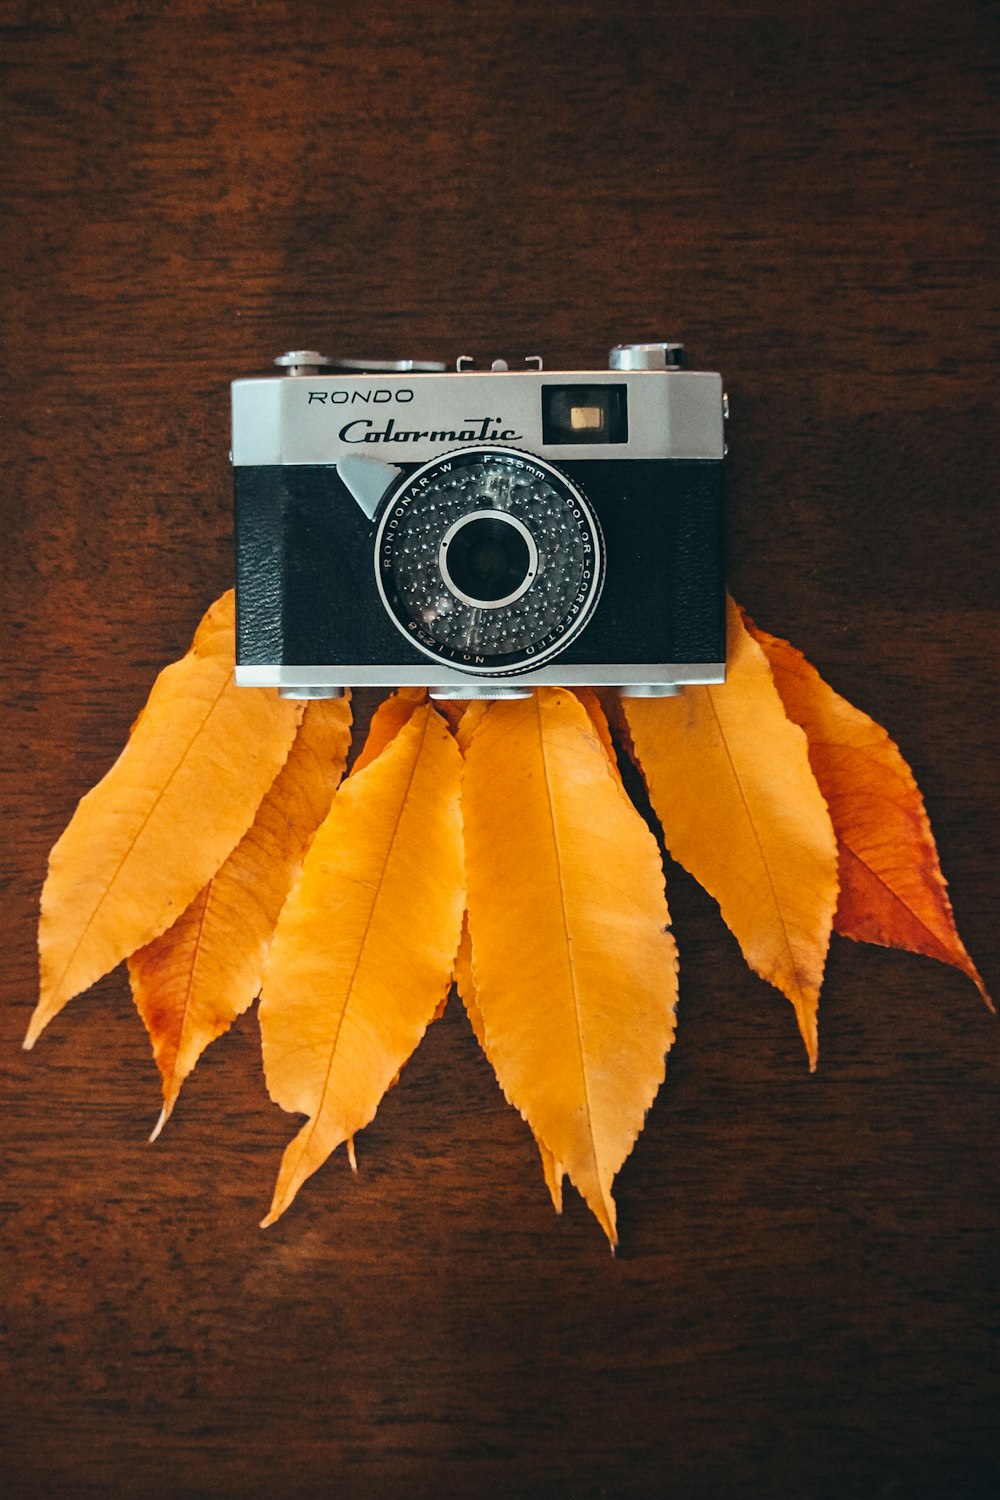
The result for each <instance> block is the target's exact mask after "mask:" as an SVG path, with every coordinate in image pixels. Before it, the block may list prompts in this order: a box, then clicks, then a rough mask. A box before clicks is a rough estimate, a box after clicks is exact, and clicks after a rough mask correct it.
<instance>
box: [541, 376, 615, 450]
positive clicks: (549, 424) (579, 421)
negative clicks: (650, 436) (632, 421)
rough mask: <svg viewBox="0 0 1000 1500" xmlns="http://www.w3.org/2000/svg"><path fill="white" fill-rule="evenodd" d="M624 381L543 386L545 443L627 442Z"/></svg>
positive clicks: (543, 430) (543, 431)
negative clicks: (620, 383)
mask: <svg viewBox="0 0 1000 1500" xmlns="http://www.w3.org/2000/svg"><path fill="white" fill-rule="evenodd" d="M627 394H628V393H627V391H626V388H625V386H624V385H547V386H543V387H542V436H543V438H544V440H545V442H546V443H627V442H628V407H627V405H626V401H627Z"/></svg>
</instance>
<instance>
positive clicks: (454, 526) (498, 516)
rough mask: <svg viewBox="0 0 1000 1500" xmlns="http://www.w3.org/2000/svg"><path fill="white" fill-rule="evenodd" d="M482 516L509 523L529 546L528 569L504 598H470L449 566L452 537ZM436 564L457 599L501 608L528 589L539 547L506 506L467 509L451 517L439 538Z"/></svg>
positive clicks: (475, 604)
mask: <svg viewBox="0 0 1000 1500" xmlns="http://www.w3.org/2000/svg"><path fill="white" fill-rule="evenodd" d="M481 520H488V521H503V523H504V525H505V526H512V527H513V528H514V530H515V531H516V532H517V534H518V535H519V536H520V538H521V540H522V541H523V542H524V544H525V546H526V547H527V549H528V571H527V573H526V574H525V576H524V578H523V579H522V580H521V582H520V583H519V584H518V586H517V588H516V589H515V590H514V592H513V593H512V594H508V595H507V596H506V598H504V599H473V597H472V595H471V594H463V592H462V590H461V589H460V588H459V586H458V584H457V583H456V582H455V580H454V579H453V578H452V576H451V572H450V570H449V567H448V558H447V556H446V554H447V551H448V547H449V544H450V543H451V541H452V538H453V537H456V536H457V535H458V533H459V532H460V531H464V530H465V528H466V526H469V525H471V523H472V522H473V521H481ZM438 567H439V568H440V570H441V577H442V578H443V579H444V581H445V583H446V584H447V586H448V588H449V589H450V590H451V592H452V593H453V594H454V595H455V598H456V599H461V601H462V603H463V604H468V605H471V607H472V608H473V609H503V607H504V605H506V604H513V603H515V601H516V600H518V599H520V598H521V596H522V594H526V593H527V592H528V590H529V589H530V587H531V581H532V579H533V578H534V576H535V574H536V573H537V572H538V548H537V547H536V546H535V538H534V537H533V536H532V535H531V532H530V531H529V530H528V528H527V526H525V524H524V522H523V521H519V520H518V519H517V517H516V516H511V515H508V514H507V512H506V511H505V510H470V511H469V513H468V515H465V516H459V518H458V520H457V521H453V522H452V523H451V525H450V526H449V527H448V530H447V531H446V532H445V534H444V536H443V537H442V538H441V545H440V547H439V548H438Z"/></svg>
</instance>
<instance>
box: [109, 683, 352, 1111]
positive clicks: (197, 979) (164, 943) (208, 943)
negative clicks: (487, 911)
mask: <svg viewBox="0 0 1000 1500" xmlns="http://www.w3.org/2000/svg"><path fill="white" fill-rule="evenodd" d="M350 740H351V705H350V699H349V698H348V697H346V696H345V697H343V698H339V699H331V700H329V701H325V702H319V701H317V702H315V703H310V704H309V705H308V706H307V708H306V710H305V714H304V717H303V719H302V724H301V727H300V728H299V732H298V734H297V735H296V737H295V741H294V743H293V745H292V748H291V750H290V752H289V755H288V759H287V760H286V761H285V764H284V765H283V766H282V768H281V770H280V771H279V772H278V775H277V776H276V778H275V780H274V782H273V783H272V785H271V787H270V789H269V791H268V792H267V794H266V795H265V797H264V800H263V801H262V802H261V804H260V807H259V808H258V809H257V816H256V817H255V818H254V821H253V823H252V824H251V826H250V828H249V830H248V831H247V833H246V834H245V835H244V836H243V838H242V839H241V840H240V842H239V843H238V844H237V846H236V848H235V849H234V850H233V852H232V854H231V855H230V856H229V858H228V859H227V860H226V861H225V863H224V864H223V865H222V866H221V868H220V869H219V870H218V871H217V872H216V874H215V875H213V877H212V879H211V880H210V881H209V882H208V884H207V885H206V886H204V887H203V888H202V889H201V890H200V891H199V892H198V895H197V896H196V897H195V899H194V901H193V902H192V903H191V905H190V906H189V907H188V908H187V910H186V911H185V912H184V913H183V914H182V915H181V917H179V918H178V920H177V921H176V922H175V923H174V925H173V926H172V927H170V928H168V930H167V931H166V932H165V933H163V934H162V936H160V937H158V938H155V939H154V940H153V942H152V943H147V944H146V946H145V947H143V948H140V949H139V950H138V951H137V952H136V953H133V954H132V956H131V958H130V959H129V977H130V979H131V981H132V994H133V997H134V999H135V1003H136V1006H137V1008H138V1010H139V1014H140V1015H141V1016H142V1019H143V1021H144V1023H145V1025H146V1029H147V1031H148V1032H149V1035H150V1039H151V1041H152V1043H153V1054H154V1056H155V1058H156V1064H157V1067H158V1068H159V1070H160V1075H161V1078H162V1080H163V1112H162V1114H161V1115H160V1118H159V1121H158V1123H157V1126H156V1129H155V1130H154V1131H153V1135H152V1137H151V1139H153V1140H155V1139H156V1137H157V1136H158V1135H159V1133H160V1131H161V1130H162V1128H163V1126H164V1125H165V1124H166V1121H167V1119H168V1118H169V1116H170V1112H171V1110H172V1109H173V1107H174V1103H175V1101H176V1099H177V1095H178V1093H179V1092H180V1088H181V1084H182V1083H183V1082H184V1080H185V1078H186V1077H187V1076H188V1074H189V1073H190V1072H191V1069H192V1068H193V1067H194V1065H195V1063H196V1062H197V1061H198V1058H199V1057H200V1056H201V1054H202V1052H203V1051H204V1050H205V1048H206V1047H207V1046H208V1045H209V1043H210V1042H212V1041H214V1040H215V1038H216V1037H218V1036H221V1035H222V1033H223V1032H224V1031H226V1030H227V1029H228V1028H229V1027H230V1026H231V1025H232V1023H233V1021H235V1019H236V1017H237V1016H239V1015H242V1013H243V1012H244V1011H245V1010H246V1009H247V1007H248V1006H249V1005H250V1004H251V1003H252V1001H253V999H254V997H255V996H256V995H257V992H258V990H259V989H260V982H261V975H262V974H263V970H264V960H265V958H266V956H267V950H268V945H269V944H270V941H271V937H272V935H273V933H274V926H275V923H276V922H277V920H278V913H279V912H280V911H281V908H282V906H283V905H284V902H285V898H286V896H287V895H288V892H289V891H290V889H291V887H292V885H293V883H294V881H295V880H296V878H297V877H298V874H299V872H300V870H301V868H302V859H303V856H304V854H305V850H306V847H307V845H308V843H309V841H310V840H311V838H312V836H313V834H314V833H315V832H316V829H317V828H318V827H319V825H320V823H322V821H323V819H324V818H325V817H326V815H327V813H328V812H329V810H330V802H331V800H332V798H333V794H334V792H335V791H336V789H337V786H338V784H339V782H340V779H341V777H342V776H343V774H344V766H345V763H346V760H347V751H348V747H349V745H350Z"/></svg>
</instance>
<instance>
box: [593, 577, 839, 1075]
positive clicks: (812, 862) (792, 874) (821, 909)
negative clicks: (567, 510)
mask: <svg viewBox="0 0 1000 1500" xmlns="http://www.w3.org/2000/svg"><path fill="white" fill-rule="evenodd" d="M728 635H729V643H728V667H727V678H726V681H725V683H724V684H722V685H721V686H718V687H686V688H685V689H684V691H683V692H682V693H681V694H680V695H679V696H678V697H676V698H631V699H625V700H624V702H623V705H622V707H623V711H624V715H625V718H626V721H627V723H628V726H629V730H630V732H631V736H632V742H633V745H634V747H635V752H636V755H637V757H638V760H639V765H640V768H641V770H642V773H643V775H644V777H645V780H646V786H647V788H648V790H649V796H650V801H651V802H652V805H653V808H654V809H655V812H656V815H657V817H658V818H659V820H660V822H661V824H662V825H663V837H664V841H665V843H666V846H667V848H668V849H669V850H670V853H671V854H672V855H673V857H674V858H675V859H676V860H677V861H678V863H679V864H682V865H683V866H684V868H685V869H686V870H689V871H690V872H691V874H692V875H693V876H694V877H695V879H696V880H698V881H699V882H700V883H701V884H702V885H703V886H704V887H705V889H706V890H707V891H708V892H709V893H710V895H712V896H714V897H715V899H716V901H718V903H719V907H720V910H721V912H722V916H723V918H724V920H725V921H726V923H727V925H728V926H729V928H730V929H731V931H732V932H733V933H734V934H735V936H736V938H737V941H738V942H739V944H740V947H741V948H742V950H743V955H744V957H745V958H746V960H747V963H748V964H749V965H750V967H751V968H752V969H753V970H754V971H755V972H756V973H757V974H760V975H761V976H762V978H764V979H767V980H769V981H770V983H771V984H774V985H776V986H777V987H778V989H780V990H781V991H782V993H783V994H785V995H787V996H788V998H789V1000H791V1002H792V1004H793V1005H794V1007H795V1014H796V1017H797V1018H798V1023H799V1030H800V1032H801V1033H802V1039H803V1041H804V1042H805V1045H806V1050H807V1052H808V1054H809V1061H810V1065H811V1066H812V1067H815V1066H816V1058H817V1052H818V1039H817V1011H818V1006H819V991H820V985H821V983H822V979H823V968H824V965H825V962H826V953H827V948H828V946H829V942H830V930H831V927H832V925H833V913H834V909H835V907H836V903H837V841H836V838H835V836H834V832H833V826H832V824H831V822H830V815H829V813H828V811H827V807H826V803H825V802H824V800H823V797H822V794H821V793H820V790H819V787H818V786H817V785H816V778H815V776H814V775H813V773H812V770H811V769H810V766H809V756H808V747H807V744H806V737H805V735H804V734H803V732H802V730H801V729H799V728H798V726H797V725H795V724H792V723H790V722H789V720H788V718H787V717H786V714H785V710H784V707H783V705H782V702H781V698H780V697H779V695H778V690H777V688H776V687H775V685H774V681H773V679H772V676H771V671H770V668H769V666H768V664H767V659H766V657H765V656H764V653H763V651H762V650H761V648H760V647H759V646H758V645H757V643H756V642H755V641H754V640H752V639H751V637H750V636H749V634H748V633H747V631H746V630H745V628H744V626H743V624H742V621H741V620H740V616H739V611H738V610H737V609H736V607H735V605H733V604H732V602H731V601H730V604H729V614H728Z"/></svg>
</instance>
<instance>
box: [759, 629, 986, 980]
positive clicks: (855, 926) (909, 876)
mask: <svg viewBox="0 0 1000 1500" xmlns="http://www.w3.org/2000/svg"><path fill="white" fill-rule="evenodd" d="M746 623H747V627H748V629H749V630H750V632H751V634H752V635H753V637H754V639H755V640H756V641H757V642H758V643H759V644H760V646H761V647H762V649H763V651H764V653H765V655H766V656H767V659H768V661H769V662H770V664H771V670H772V672H773V673H774V681H775V684H776V686H777V688H778V692H779V693H780V694H781V700H782V702H783V703H784V705H785V711H786V713H787V714H788V717H789V718H790V719H792V720H793V721H794V722H795V723H796V724H799V725H801V727H802V728H803V729H804V730H805V733H806V735H807V737H808V740H809V759H810V761H811V763H812V768H813V771H814V772H815V775H816V780H817V781H818V782H819V785H820V790H821V791H822V793H823V796H824V797H825V798H826V800H827V803H828V804H829V808H830V816H831V817H832V819H833V826H834V828H835V830H836V833H837V838H838V840H839V849H840V899H839V902H838V904H837V913H836V916H835V918H834V929H835V930H836V931H837V932H839V933H841V934H842V935H843V936H845V937H850V938H855V939H857V940H859V941H864V942H868V943H881V944H883V945H884V946H886V947H891V948H906V949H908V950H909V951H910V952H912V953H923V954H926V955H927V956H928V957H930V958H937V959H940V960H941V962H942V963H946V964H952V965H954V967H955V968H957V969H961V971H962V973H963V974H967V975H968V977H969V978H970V979H971V980H972V982H973V983H974V984H975V985H976V987H977V988H978V990H979V993H980V994H981V995H982V997H983V999H984V1000H985V1001H986V1003H987V1005H989V1006H990V1008H991V1009H993V1005H992V1001H991V1000H990V997H989V995H988V994H987V993H986V987H985V985H984V984H983V981H982V979H981V978H980V975H979V972H978V970H977V969H976V966H975V964H974V963H973V962H972V960H971V958H970V957H969V955H968V953H967V952H966V950H965V947H964V945H963V943H962V940H961V938H960V937H959V935H958V932H957V930H956V928H955V920H954V917H953V915H952V910H951V902H950V901H949V900H948V891H947V887H946V885H945V881H944V876H943V875H942V874H941V866H940V863H939V861H938V853H937V846H936V845H935V842H934V835H933V833H932V832H931V825H930V820H929V819H928V817H927V812H926V810H925V808H924V801H923V798H922V797H921V795H920V791H919V789H918V787H917V783H916V781H915V780H914V777H913V772H912V771H911V770H910V767H909V766H908V765H907V763H906V761H905V760H904V759H903V757H902V755H901V754H900V752H899V749H898V747H897V746H896V745H895V744H894V743H893V741H892V740H891V739H890V738H889V736H888V735H887V734H886V732H885V730H884V729H882V728H881V727H880V726H879V725H878V724H876V723H875V721H874V720H873V719H870V718H869V717H868V715H867V714H864V713H862V712H861V710H860V709H857V708H854V707H852V705H851V704H850V703H848V702H847V700H846V699H844V698H841V697H840V696H839V694H837V693H835V692H834V691H833V689H832V688H831V687H828V685H827V684H826V683H825V682H824V681H823V679H822V677H820V675H819V673H818V672H817V671H816V669H815V667H812V666H811V665H810V664H809V662H807V661H806V659H805V657H804V656H803V655H802V653H801V652H800V651H797V650H796V648H795V647H794V646H792V645H790V644H789V643H788V641H784V640H780V639H779V638H778V637H777V636H773V635H769V634H768V633H767V631H766V630H760V629H759V628H758V627H757V626H755V625H754V624H753V623H752V622H751V621H749V620H747V622H746Z"/></svg>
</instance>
